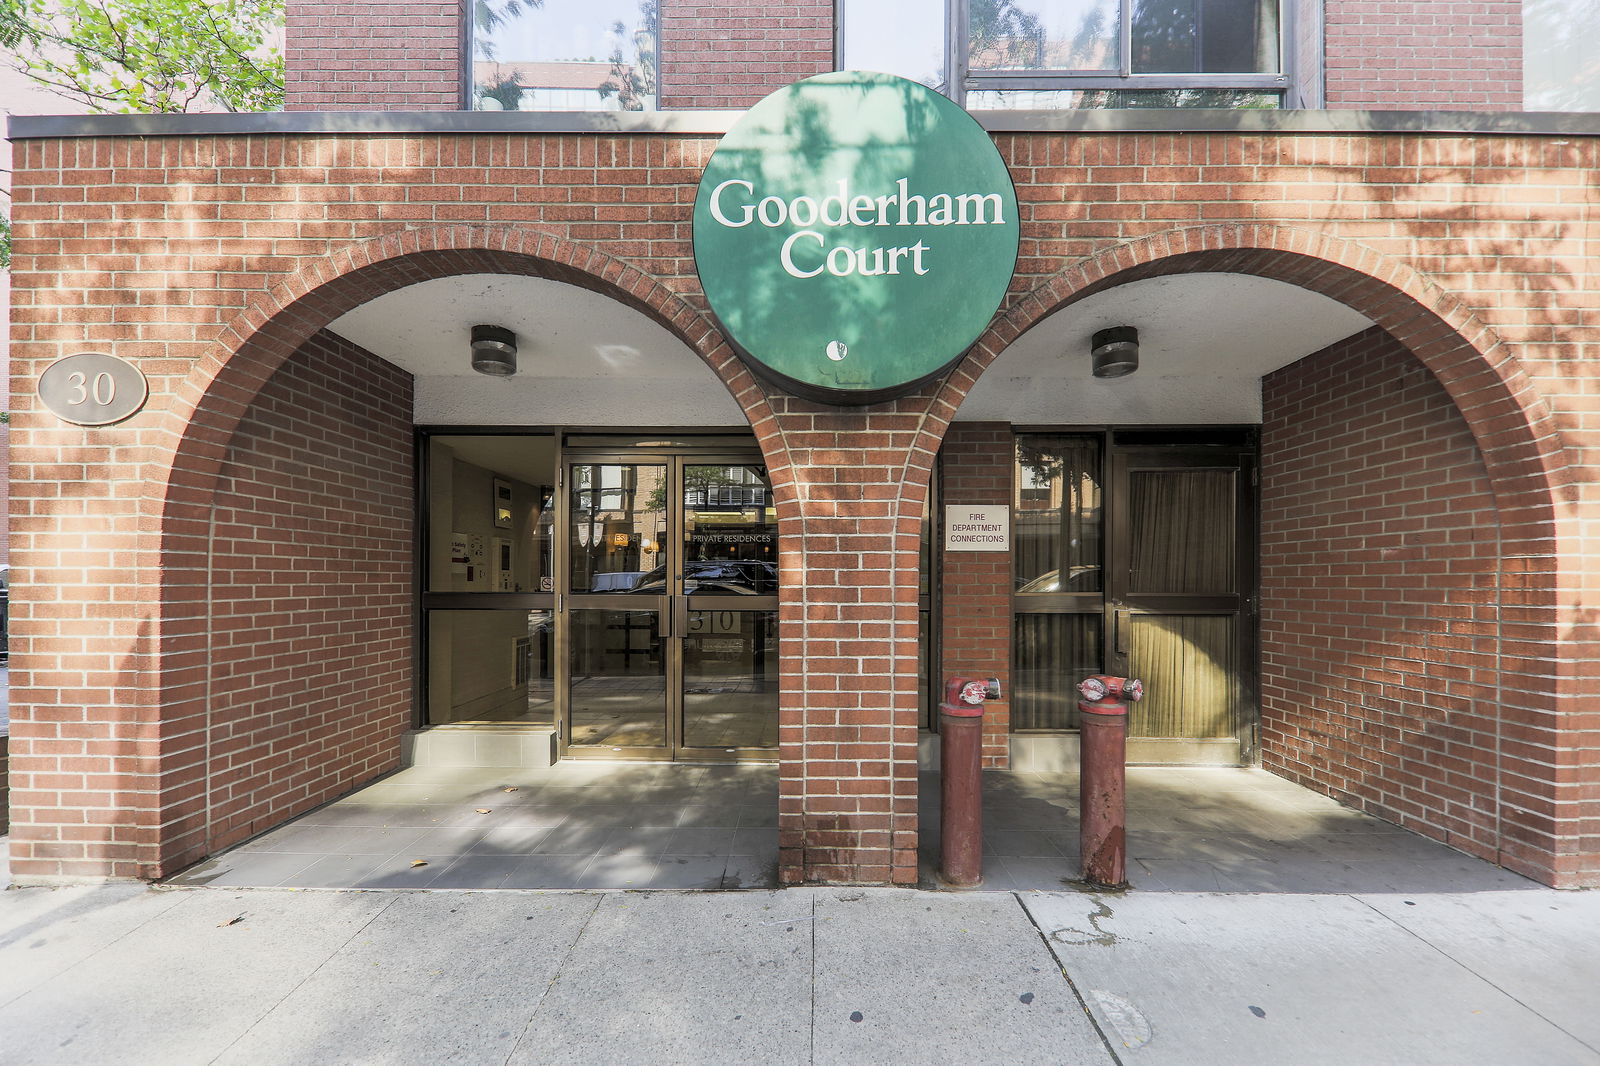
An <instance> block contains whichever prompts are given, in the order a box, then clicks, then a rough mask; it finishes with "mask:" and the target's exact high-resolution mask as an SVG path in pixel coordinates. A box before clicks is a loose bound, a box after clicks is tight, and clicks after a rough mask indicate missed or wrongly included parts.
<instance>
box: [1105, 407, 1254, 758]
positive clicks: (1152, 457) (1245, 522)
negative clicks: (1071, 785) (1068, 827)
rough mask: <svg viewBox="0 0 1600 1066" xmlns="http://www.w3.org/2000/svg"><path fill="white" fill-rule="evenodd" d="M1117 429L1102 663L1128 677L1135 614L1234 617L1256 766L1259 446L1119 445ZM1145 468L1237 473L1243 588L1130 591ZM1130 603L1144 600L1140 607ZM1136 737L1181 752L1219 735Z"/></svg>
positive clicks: (1243, 720) (1110, 470)
mask: <svg viewBox="0 0 1600 1066" xmlns="http://www.w3.org/2000/svg"><path fill="white" fill-rule="evenodd" d="M1114 436H1115V435H1114V434H1113V435H1111V438H1109V439H1108V440H1107V445H1106V451H1105V453H1104V456H1103V463H1104V467H1105V470H1104V477H1105V490H1104V491H1105V515H1106V530H1105V536H1104V539H1103V542H1102V543H1103V544H1104V545H1105V556H1104V566H1105V581H1104V585H1103V588H1104V592H1103V595H1104V597H1105V605H1104V612H1105V613H1104V620H1103V621H1102V623H1101V626H1102V628H1101V635H1102V639H1101V648H1102V656H1103V658H1102V661H1103V662H1104V664H1105V668H1106V672H1107V673H1109V674H1114V675H1117V676H1127V674H1128V670H1129V660H1128V656H1129V654H1130V651H1129V648H1128V647H1127V645H1126V641H1127V640H1128V639H1129V638H1130V636H1131V629H1132V620H1133V617H1134V616H1135V615H1140V614H1159V615H1183V614H1194V615H1219V614H1226V615H1230V616H1232V617H1233V619H1234V621H1235V625H1236V626H1237V627H1238V628H1237V640H1236V644H1235V654H1234V661H1233V662H1232V663H1231V664H1229V667H1230V670H1231V673H1232V675H1233V701H1234V707H1235V709H1236V714H1235V721H1234V723H1233V725H1234V738H1235V740H1236V742H1237V744H1238V759H1239V762H1240V764H1246V763H1249V762H1250V761H1251V760H1252V759H1253V758H1254V755H1255V745H1256V738H1257V734H1258V731H1259V723H1260V713H1259V708H1257V707H1256V705H1255V669H1254V664H1255V651H1254V649H1255V631H1256V625H1255V613H1256V612H1255V603H1256V585H1257V580H1258V575H1257V574H1256V535H1255V534H1256V529H1255V499H1254V497H1255V491H1254V489H1255V485H1256V474H1255V470H1256V466H1255V462H1256V458H1255V454H1254V452H1253V451H1251V450H1245V449H1235V448H1228V447H1224V446H1216V447H1211V448H1206V447H1195V446H1181V445H1174V446H1160V445H1118V444H1116V443H1115V440H1114ZM1139 469H1165V470H1176V469H1187V470H1228V471H1230V472H1235V473H1236V477H1237V480H1236V482H1235V493H1234V508H1233V510H1234V514H1233V529H1234V560H1233V565H1234V575H1235V578H1234V586H1235V588H1236V589H1237V590H1238V591H1237V593H1233V594H1227V595H1216V594H1210V593H1169V594H1157V593H1135V592H1132V591H1131V590H1130V588H1129V585H1130V576H1131V573H1132V571H1131V569H1130V567H1129V564H1130V561H1131V560H1130V556H1131V551H1130V547H1129V546H1130V545H1131V544H1132V539H1131V538H1132V516H1131V514H1130V511H1129V508H1130V506H1131V502H1132V501H1131V493H1130V491H1129V490H1130V482H1131V478H1130V476H1129V475H1130V474H1131V473H1132V472H1133V471H1135V470H1139ZM1130 600H1137V601H1140V602H1139V603H1138V605H1134V604H1132V603H1130V602H1129V601H1130ZM1129 741H1130V742H1134V741H1137V742H1139V743H1142V744H1146V745H1152V744H1161V745H1163V746H1170V747H1173V748H1174V749H1178V748H1182V747H1183V746H1185V745H1188V746H1191V747H1193V748H1195V749H1196V750H1197V752H1198V751H1199V750H1200V749H1204V748H1207V747H1215V746H1217V745H1218V743H1219V742H1218V741H1217V740H1216V739H1214V738H1170V739H1169V738H1158V737H1134V736H1132V735H1131V734H1130V736H1129Z"/></svg>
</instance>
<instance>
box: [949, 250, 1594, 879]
mask: <svg viewBox="0 0 1600 1066" xmlns="http://www.w3.org/2000/svg"><path fill="white" fill-rule="evenodd" d="M1199 271H1208V272H1227V273H1241V274H1251V275H1256V276H1260V277H1267V278H1272V279H1274V280H1279V281H1284V282H1287V283H1290V284H1294V285H1298V286H1300V287H1301V288H1305V289H1308V290H1310V291H1313V292H1318V293H1321V294H1323V295H1326V296H1328V297H1330V298H1332V299H1335V300H1338V301H1340V302H1341V303H1344V304H1346V305H1347V306H1350V307H1352V308H1354V309H1356V310H1359V311H1361V312H1363V313H1364V314H1366V315H1367V317H1368V318H1370V319H1372V320H1373V321H1374V322H1375V323H1376V324H1377V325H1378V326H1379V327H1381V328H1382V329H1383V330H1384V331H1386V332H1387V333H1388V334H1389V335H1391V336H1392V337H1393V338H1395V340H1397V341H1398V342H1399V344H1400V346H1401V347H1402V348H1403V349H1405V350H1408V351H1409V352H1411V353H1412V354H1414V355H1415V356H1416V358H1417V359H1418V360H1419V361H1420V362H1421V363H1422V364H1423V365H1424V366H1425V367H1426V368H1427V370H1428V371H1429V372H1430V373H1431V374H1432V376H1433V377H1434V379H1435V380H1436V381H1437V383H1438V385H1439V386H1440V387H1441V388H1442V390H1443V394H1444V396H1446V397H1448V402H1449V403H1450V404H1452V405H1453V406H1454V408H1455V411H1456V413H1457V414H1458V415H1459V416H1460V419H1461V423H1462V424H1463V425H1464V426H1465V429H1466V434H1467V436H1466V438H1465V439H1468V440H1470V442H1471V445H1472V446H1474V447H1475V449H1476V451H1477V453H1478V455H1479V457H1480V458H1481V460H1482V463H1483V470H1484V472H1485V474H1486V482H1485V487H1486V489H1487V492H1488V494H1489V496H1490V498H1491V500H1492V503H1491V507H1492V513H1494V514H1495V516H1496V519H1497V522H1498V528H1497V532H1498V540H1497V542H1496V544H1495V546H1494V549H1493V556H1494V562H1493V563H1492V565H1491V569H1492V571H1493V573H1492V575H1491V580H1492V581H1493V582H1494V590H1495V603H1496V608H1495V618H1496V619H1499V618H1500V617H1501V611H1502V610H1504V611H1505V612H1506V613H1505V615H1504V618H1505V621H1504V622H1501V621H1496V622H1495V623H1494V625H1495V629H1494V630H1493V631H1492V632H1491V634H1490V635H1489V636H1488V637H1487V638H1486V639H1489V640H1492V641H1493V644H1494V648H1495V649H1496V650H1495V651H1494V654H1493V665H1492V667H1491V673H1489V674H1488V675H1487V677H1488V678H1492V680H1487V679H1486V680H1485V681H1484V686H1485V688H1484V691H1483V692H1482V693H1481V694H1480V695H1478V696H1477V697H1475V699H1476V700H1477V701H1479V702H1481V704H1482V708H1481V710H1482V713H1481V714H1480V715H1479V716H1478V720H1479V721H1483V722H1486V723H1489V724H1488V725H1487V728H1488V729H1490V730H1491V731H1492V732H1493V735H1494V737H1495V738H1496V739H1495V742H1494V744H1495V747H1494V754H1493V756H1492V758H1491V759H1490V761H1489V762H1486V763H1485V764H1484V766H1485V769H1486V770H1487V772H1488V773H1489V774H1490V775H1491V776H1489V777H1486V778H1485V779H1484V780H1485V785H1484V787H1485V789H1486V791H1484V792H1482V793H1481V795H1482V796H1483V799H1484V801H1485V808H1487V809H1489V810H1490V811H1491V813H1490V814H1489V815H1487V816H1486V817H1489V818H1491V819H1492V822H1491V823H1489V828H1488V829H1487V830H1486V831H1485V832H1484V833H1482V834H1479V833H1476V832H1474V831H1468V832H1467V833H1465V834H1463V835H1460V836H1458V835H1457V834H1458V833H1459V832H1461V831H1460V830H1458V829H1448V830H1447V829H1442V828H1440V826H1439V825H1438V824H1433V825H1429V824H1427V823H1425V822H1421V821H1418V822H1413V821H1412V816H1410V815H1406V816H1402V815H1401V814H1398V813H1396V811H1395V809H1393V808H1389V807H1386V806H1385V803H1386V801H1385V799H1384V798H1383V797H1382V796H1381V795H1374V794H1372V793H1371V791H1370V790H1365V789H1364V790H1363V791H1358V792H1354V793H1352V794H1350V795H1341V798H1344V799H1349V800H1351V801H1352V802H1355V803H1357V805H1358V806H1362V807H1364V808H1366V809H1368V810H1371V811H1373V812H1374V813H1378V814H1380V815H1381V816H1383V817H1387V818H1390V820H1394V821H1401V822H1402V823H1403V824H1406V825H1407V826H1408V827H1409V828H1414V829H1417V830H1418V831H1420V832H1423V833H1425V834H1426V835H1430V836H1435V837H1437V838H1439V839H1448V840H1449V842H1450V843H1452V844H1455V845H1456V846H1458V847H1461V848H1462V849H1463V850H1466V851H1469V852H1470V853H1473V854H1477V855H1480V856H1481V857H1484V858H1488V859H1490V860H1491V861H1495V862H1498V863H1501V864H1502V865H1505V866H1507V867H1509V868H1512V869H1515V870H1518V871H1519V872H1522V873H1525V874H1528V875H1529V876H1532V877H1535V878H1537V879H1539V880H1542V881H1544V882H1545V883H1557V884H1561V883H1568V884H1572V883H1576V882H1573V881H1571V880H1570V878H1571V877H1572V876H1573V874H1572V871H1573V870H1574V869H1575V868H1576V863H1577V862H1578V861H1579V860H1580V859H1582V858H1583V856H1582V855H1580V854H1579V852H1581V850H1582V847H1583V845H1582V843H1581V841H1580V840H1578V838H1577V836H1576V834H1575V832H1574V830H1573V829H1572V828H1571V827H1570V826H1567V825H1562V824H1561V823H1560V821H1559V819H1558V818H1557V816H1555V815H1553V814H1551V813H1549V812H1550V811H1551V810H1553V809H1555V808H1556V807H1557V803H1558V800H1560V799H1562V798H1563V793H1564V792H1565V793H1570V791H1571V790H1570V789H1567V788H1566V787H1565V786H1564V783H1563V782H1562V781H1561V780H1560V779H1559V778H1558V777H1556V776H1555V775H1554V774H1553V773H1552V771H1551V770H1550V768H1549V766H1548V765H1546V764H1547V763H1548V762H1550V761H1551V760H1555V761H1560V760H1561V759H1562V758H1563V757H1564V756H1563V755H1562V752H1561V749H1563V748H1570V747H1571V746H1572V745H1574V744H1575V743H1581V742H1582V741H1581V738H1580V739H1578V740H1574V739H1573V737H1571V736H1568V735H1567V734H1566V733H1565V732H1564V730H1566V729H1567V727H1566V726H1564V725H1562V724H1561V712H1562V710H1563V709H1564V708H1576V707H1579V706H1582V705H1584V704H1585V702H1586V701H1587V700H1591V699H1592V682H1590V681H1589V680H1588V679H1587V678H1586V676H1585V674H1586V671H1585V664H1586V662H1587V661H1588V660H1589V659H1591V658H1592V657H1593V649H1594V648H1595V646H1596V645H1595V640H1596V633H1595V631H1594V630H1593V629H1592V628H1591V626H1590V624H1589V622H1588V621H1586V620H1585V619H1584V618H1583V617H1582V614H1581V611H1574V610H1573V609H1572V606H1571V604H1570V597H1567V596H1564V595H1563V592H1562V590H1563V589H1568V588H1573V587H1579V586H1580V585H1582V584H1583V583H1584V582H1585V575H1583V574H1579V573H1572V572H1569V571H1574V570H1578V569H1580V568H1581V567H1582V566H1583V564H1582V562H1581V560H1582V558H1583V551H1582V540H1581V538H1582V532H1583V531H1582V530H1581V528H1579V523H1578V519H1577V513H1578V509H1577V506H1576V505H1577V499H1576V491H1577V488H1578V486H1577V484H1576V481H1577V480H1578V477H1577V474H1578V472H1579V468H1578V466H1577V463H1576V460H1575V459H1574V457H1573V456H1572V455H1571V453H1570V452H1569V451H1568V448H1567V446H1566V444H1565V443H1564V434H1563V433H1562V432H1561V430H1560V427H1559V425H1558V424H1557V422H1556V420H1555V417H1554V415H1553V413H1552V411H1551V409H1550V407H1549V405H1548V403H1547V402H1546V400H1545V398H1544V396H1543V395H1542V393H1541V392H1540V390H1539V388H1538V387H1537V384H1536V383H1535V382H1534V381H1533V380H1532V379H1531V377H1530V376H1529V375H1528V373H1527V372H1526V371H1525V370H1524V369H1523V367H1522V365H1521V363H1520V362H1519V360H1518V358H1517V353H1516V351H1515V350H1514V349H1513V347H1512V346H1511V345H1510V344H1507V343H1506V342H1504V341H1503V340H1501V338H1500V337H1499V336H1498V335H1497V334H1496V332H1495V331H1494V329H1493V328H1491V327H1490V326H1489V325H1488V324H1487V323H1485V322H1484V321H1482V320H1481V319H1480V318H1479V317H1478V316H1477V314H1476V313H1475V312H1474V311H1473V309H1472V308H1471V307H1469V306H1466V305H1465V304H1464V303H1463V302H1462V301H1461V300H1459V299H1458V298H1457V297H1455V296H1454V295H1452V294H1451V293H1449V292H1446V291H1445V290H1444V289H1442V288H1441V287H1440V286H1438V285H1437V284H1435V283H1434V282H1432V281H1431V280H1430V279H1429V278H1427V277H1426V276H1425V275H1424V274H1422V273H1421V272H1420V271H1418V270H1416V269H1414V268H1412V267H1411V266H1409V265H1408V264H1406V263H1404V262H1400V261H1397V260H1394V259H1390V258H1386V257H1384V256H1381V255H1379V254H1377V253H1375V252H1373V251H1372V250H1370V249H1368V248H1364V247H1362V246H1360V245H1358V244H1354V243H1351V242H1347V241H1339V240H1335V239H1331V238H1327V237H1324V236H1322V235H1319V234H1315V233H1307V232H1304V231H1299V230H1294V229H1288V228H1280V227H1270V226H1238V227H1211V228H1197V229H1190V230H1183V231H1176V232H1169V233H1165V234H1159V235H1155V236H1151V237H1147V238H1144V239H1142V240H1138V241H1133V242H1129V243H1127V244H1124V245H1119V246H1117V247H1116V248H1112V249H1109V250H1107V251H1106V252H1104V253H1102V254H1100V255H1098V256H1095V257H1091V258H1089V259H1086V260H1083V261H1081V262H1078V263H1076V264H1073V265H1071V266H1070V267H1068V268H1066V269H1064V270H1062V271H1061V272H1060V273H1058V274H1056V275H1054V276H1052V277H1051V278H1049V279H1048V280H1047V281H1045V282H1044V283H1043V284H1040V285H1039V286H1037V287H1036V288H1035V289H1033V290H1032V291H1030V292H1027V293H1024V294H1022V295H1020V296H1019V297H1017V298H1016V299H1015V301H1014V302H1013V303H1012V304H1011V305H1010V306H1009V307H1008V308H1007V310H1006V312H1005V313H1004V314H1003V315H1001V316H1000V317H998V318H997V319H996V321H995V322H994V323H992V325H991V327H990V329H989V330H988V331H987V333H986V334H985V335H984V337H982V338H981V339H980V341H979V343H978V344H977V345H976V346H975V347H974V349H973V351H972V352H971V353H969V355H968V357H967V358H966V359H965V360H963V362H962V363H961V364H960V365H959V366H958V367H957V369H956V370H955V371H954V372H953V373H952V374H951V376H950V378H949V379H948V380H947V381H946V382H944V383H943V385H942V386H941V388H940V390H939V396H938V399H937V401H936V402H935V414H936V416H937V417H936V418H935V420H934V421H933V422H932V423H931V424H930V426H929V432H930V436H937V435H938V434H939V433H941V432H942V429H943V426H945V425H948V422H949V420H950V419H952V418H953V417H954V414H955V411H956V408H957V407H958V406H959V404H960V401H961V399H962V397H964V396H965V395H966V394H967V393H968V392H969V391H970V389H971V388H972V386H973V385H974V384H975V382H976V381H977V379H978V378H979V377H980V376H981V374H982V373H983V372H984V371H985V370H986V369H987V368H988V367H990V366H991V365H992V364H993V362H994V360H995V359H996V358H997V357H998V356H999V354H1000V353H1001V352H1002V351H1004V349H1005V348H1006V347H1007V346H1008V345H1009V344H1011V343H1012V342H1013V341H1015V339H1016V338H1017V337H1019V336H1020V335H1022V334H1023V333H1024V332H1025V331H1027V330H1028V329H1030V328H1032V327H1033V326H1035V325H1037V324H1038V323H1040V322H1042V321H1043V320H1044V319H1045V318H1046V317H1048V316H1049V315H1051V314H1054V313H1055V312H1057V311H1059V310H1061V309H1062V308H1064V307H1067V306H1070V305H1071V304H1073V303H1074V302H1076V301H1078V300H1081V299H1083V298H1085V297H1087V296H1089V295H1091V294H1094V293H1097V292H1101V291H1105V290H1107V289H1109V288H1112V287H1114V286H1117V285H1121V284H1124V283H1127V282H1130V281H1135V280H1140V279H1143V278H1151V277H1159V276H1171V275H1177V274H1183V273H1188V272H1199ZM941 423H942V424H943V425H941ZM1502 625H1504V626H1507V627H1509V628H1506V629H1504V630H1502V629H1501V628H1500V627H1501V626H1502ZM1502 730H1503V731H1505V733H1504V735H1505V736H1506V737H1516V738H1519V743H1508V744H1507V745H1506V746H1505V748H1504V750H1502V749H1501V747H1500V741H1499V738H1500V736H1501V733H1502ZM1530 753H1531V754H1530ZM1491 781H1492V783H1490V782H1491ZM1308 783H1309V782H1308ZM1352 787H1353V786H1352ZM1380 791H1381V790H1380ZM1446 834H1448V836H1447V835H1446ZM1590 861H1592V859H1591V860H1590Z"/></svg>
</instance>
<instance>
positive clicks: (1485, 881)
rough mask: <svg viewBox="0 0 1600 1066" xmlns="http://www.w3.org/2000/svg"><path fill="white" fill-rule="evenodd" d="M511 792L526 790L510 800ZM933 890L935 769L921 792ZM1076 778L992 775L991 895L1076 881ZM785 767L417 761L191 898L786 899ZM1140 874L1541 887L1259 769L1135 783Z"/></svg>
mask: <svg viewBox="0 0 1600 1066" xmlns="http://www.w3.org/2000/svg"><path fill="white" fill-rule="evenodd" d="M508 789H514V791H507V790H508ZM921 806H922V819H921V841H922V855H921V860H922V879H923V884H924V885H925V886H926V887H937V886H938V879H937V873H936V871H937V868H938V847H939V776H938V775H937V774H925V775H923V777H922V781H921ZM1077 809H1078V789H1077V776H1076V775H1075V774H1036V773H988V774H985V775H984V833H985V836H984V843H985V856H984V878H985V880H984V887H985V888H988V889H997V890H1003V889H1010V890H1024V889H1044V890H1049V889H1060V888H1061V887H1062V885H1063V883H1064V882H1069V881H1071V880H1072V879H1074V878H1076V877H1077V876H1078V819H1077ZM776 824H777V768H776V767H773V766H705V765H699V766H690V765H642V764H621V763H563V764H560V765H558V766H555V767H552V768H550V769H548V770H482V769H445V768H436V767H414V768H412V769H409V770H404V771H402V772H400V773H398V774H395V775H393V776H391V777H388V778H386V779H384V780H383V781H380V782H378V783H377V784H374V785H371V786H369V787H367V788H365V789H362V790H361V791H359V792H356V793H354V794H352V795H350V796H347V797H345V798H344V799H341V800H338V801H337V802H334V803H331V804H328V805H327V806H325V807H322V808H320V809H318V810H316V811H312V812H311V813H309V814H306V815H304V816H302V817H300V818H298V819H296V820H295V821H293V822H291V823H289V824H288V825H285V826H282V827H281V828H278V829H276V830H273V831H272V832H270V833H266V834H263V835H262V836H260V837H257V838H256V839H254V840H252V841H249V842H247V843H245V844H242V845H240V846H239V847H237V848H234V849H233V850H231V851H228V852H225V853H224V854H222V855H219V856H217V857H215V858H213V859H209V860H207V861H206V862H203V863H201V864H199V865H198V866H195V867H192V868H191V869H189V870H187V871H185V872H184V873H182V874H180V875H179V876H177V877H175V878H173V879H172V880H173V883H175V884H183V885H219V886H230V887H242V886H249V887H271V886H282V887H305V888H312V887H317V888H435V889H444V888H458V889H465V888H471V889H497V888H526V889H533V888H544V889H574V888H595V889H602V888H603V889H732V888H768V887H774V886H775V884H776V876H777V852H778V834H777V828H776ZM1128 825H1129V831H1128V832H1129V835H1128V856H1129V858H1128V879H1129V881H1130V882H1131V883H1132V884H1133V886H1134V887H1135V888H1137V889H1141V890H1145V891H1224V892H1230V891H1231V892H1385V891H1397V892H1405V891H1416V892H1420V891H1426V890H1430V889H1431V890H1444V889H1449V890H1454V891H1462V890H1473V889H1485V890H1487V889H1493V888H1507V887H1520V886H1525V885H1527V884H1528V882H1526V881H1525V880H1523V879H1522V878H1521V877H1518V876H1517V875H1515V874H1511V873H1507V872H1506V871H1504V870H1499V869H1497V868H1495V867H1494V866H1491V865H1489V864H1488V863H1485V862H1482V861H1480V860H1477V859H1474V858H1471V857H1469V856H1466V855H1463V854H1461V853H1460V852H1457V851H1453V850H1451V849H1449V848H1447V847H1444V846H1443V845H1441V844H1435V843H1433V842H1431V841H1428V840H1425V839H1423V838H1422V837H1419V836H1416V835H1415V834H1413V833H1409V832H1406V831H1405V830H1402V829H1398V828H1396V827H1394V826H1391V825H1389V824H1387V823H1384V822H1380V821H1378V820H1377V819H1374V818H1370V817H1368V816H1366V815H1363V814H1360V813H1358V812H1356V811H1353V810H1351V809H1350V808H1348V807H1344V806H1341V805H1340V804H1338V803H1336V802H1334V801H1332V800H1329V799H1326V798H1324V797H1322V796H1319V795H1317V794H1315V793H1313V792H1309V791H1307V790H1306V789H1303V788H1300V787H1298V786H1296V785H1293V784H1290V783H1289V782H1287V781H1284V780H1282V779H1280V778H1277V777H1274V776H1273V775H1271V774H1268V773H1266V772H1264V771H1261V770H1244V769H1226V768H1197V767H1134V768H1131V769H1130V770H1129V771H1128Z"/></svg>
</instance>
